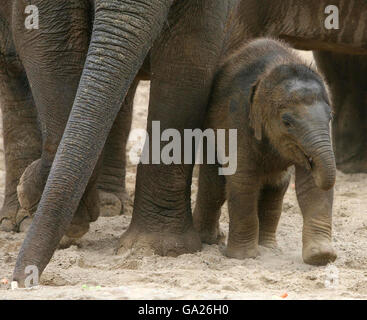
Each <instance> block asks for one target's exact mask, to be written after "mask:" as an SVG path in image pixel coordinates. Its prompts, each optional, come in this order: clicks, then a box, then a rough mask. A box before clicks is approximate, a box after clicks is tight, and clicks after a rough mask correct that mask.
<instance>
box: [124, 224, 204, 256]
mask: <svg viewBox="0 0 367 320" xmlns="http://www.w3.org/2000/svg"><path fill="white" fill-rule="evenodd" d="M129 250H133V251H137V252H139V253H141V254H143V255H151V254H158V255H161V256H170V257H177V256H179V255H181V254H185V253H195V252H197V251H200V250H201V241H200V237H199V235H198V233H197V232H196V231H195V230H194V228H192V227H191V228H189V229H188V230H186V231H185V232H184V233H169V232H149V231H148V232H147V231H146V230H144V229H143V228H141V227H140V228H137V227H134V225H131V226H130V228H129V229H128V230H127V231H126V232H125V233H124V234H123V235H122V237H121V239H120V243H119V247H118V249H117V253H118V254H124V253H126V252H127V251H129Z"/></svg>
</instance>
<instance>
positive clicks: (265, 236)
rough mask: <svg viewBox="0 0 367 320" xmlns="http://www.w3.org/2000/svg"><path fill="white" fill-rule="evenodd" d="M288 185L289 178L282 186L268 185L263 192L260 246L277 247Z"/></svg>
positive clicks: (261, 198)
mask: <svg viewBox="0 0 367 320" xmlns="http://www.w3.org/2000/svg"><path fill="white" fill-rule="evenodd" d="M288 185H289V176H288V177H287V178H286V181H284V182H282V183H281V184H280V185H271V186H270V185H267V186H265V187H264V188H263V189H262V190H261V193H260V198H259V212H258V215H259V244H260V245H262V246H264V247H268V248H276V247H277V241H276V231H277V227H278V222H279V219H280V215H281V214H282V205H283V198H284V194H285V192H286V191H287V189H288Z"/></svg>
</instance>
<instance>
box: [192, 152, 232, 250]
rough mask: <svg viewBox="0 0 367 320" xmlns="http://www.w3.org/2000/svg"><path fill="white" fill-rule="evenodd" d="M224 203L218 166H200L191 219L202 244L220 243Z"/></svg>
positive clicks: (223, 181) (223, 189)
mask: <svg viewBox="0 0 367 320" xmlns="http://www.w3.org/2000/svg"><path fill="white" fill-rule="evenodd" d="M204 150H205V149H204ZM224 201H225V178H224V176H221V175H219V174H218V166H217V165H210V164H203V165H201V166H200V172H199V189H198V194H197V198H196V205H195V210H194V214H193V219H194V227H195V229H196V230H197V231H198V232H199V235H200V238H201V241H202V242H203V243H207V244H214V243H218V242H219V241H220V239H221V237H222V236H221V233H220V229H219V218H220V214H221V208H222V205H223V203H224Z"/></svg>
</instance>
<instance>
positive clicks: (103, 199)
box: [98, 190, 122, 217]
mask: <svg viewBox="0 0 367 320" xmlns="http://www.w3.org/2000/svg"><path fill="white" fill-rule="evenodd" d="M98 193H99V200H100V210H101V216H102V217H114V216H118V215H120V214H121V210H122V202H121V201H120V199H119V198H118V197H117V196H116V195H115V194H114V193H111V192H106V191H103V190H99V191H98Z"/></svg>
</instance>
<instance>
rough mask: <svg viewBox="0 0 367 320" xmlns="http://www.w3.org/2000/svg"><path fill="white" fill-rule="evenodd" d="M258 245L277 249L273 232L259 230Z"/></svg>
mask: <svg viewBox="0 0 367 320" xmlns="http://www.w3.org/2000/svg"><path fill="white" fill-rule="evenodd" d="M259 245H260V246H263V247H266V248H270V249H278V243H277V240H276V236H275V234H268V233H261V232H260V234H259Z"/></svg>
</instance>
